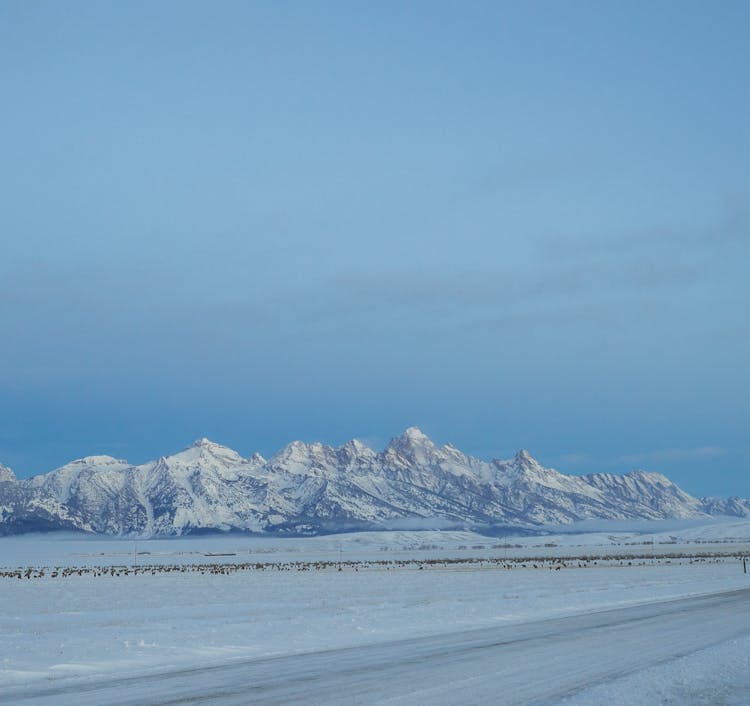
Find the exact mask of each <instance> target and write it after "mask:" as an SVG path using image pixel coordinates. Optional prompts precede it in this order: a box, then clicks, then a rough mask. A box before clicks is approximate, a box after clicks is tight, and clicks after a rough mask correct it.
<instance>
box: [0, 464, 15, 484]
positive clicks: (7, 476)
mask: <svg viewBox="0 0 750 706" xmlns="http://www.w3.org/2000/svg"><path fill="white" fill-rule="evenodd" d="M14 480H16V474H15V473H13V471H12V470H11V469H10V468H8V467H7V466H3V464H2V463H0V483H2V482H3V481H11V482H12V481H14Z"/></svg>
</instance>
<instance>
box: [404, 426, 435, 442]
mask: <svg viewBox="0 0 750 706" xmlns="http://www.w3.org/2000/svg"><path fill="white" fill-rule="evenodd" d="M402 438H406V439H411V440H412V441H430V437H428V436H427V434H425V433H424V432H423V431H422V430H421V429H420V428H419V427H409V428H407V429H406V430H405V431H404V433H403V434H402Z"/></svg>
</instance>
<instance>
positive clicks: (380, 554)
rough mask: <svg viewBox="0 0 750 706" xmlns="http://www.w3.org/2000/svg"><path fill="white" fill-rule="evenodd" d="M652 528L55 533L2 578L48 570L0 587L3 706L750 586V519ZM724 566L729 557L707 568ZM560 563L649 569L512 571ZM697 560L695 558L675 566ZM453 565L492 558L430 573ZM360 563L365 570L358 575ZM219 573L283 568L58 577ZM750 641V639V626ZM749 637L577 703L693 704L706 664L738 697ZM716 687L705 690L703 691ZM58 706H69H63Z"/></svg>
mask: <svg viewBox="0 0 750 706" xmlns="http://www.w3.org/2000/svg"><path fill="white" fill-rule="evenodd" d="M730 525H732V527H731V529H728V527H729V526H730ZM650 529H651V530H652V534H651V535H644V534H641V533H638V532H634V531H633V530H629V531H625V530H623V531H619V530H618V531H617V532H606V531H605V532H601V531H600V532H597V533H590V534H585V535H581V534H578V535H572V534H565V535H554V536H548V537H543V538H539V537H528V538H506V539H497V538H487V537H481V536H479V535H473V534H471V533H465V532H442V533H441V532H389V533H362V534H352V535H341V536H328V537H320V538H307V539H261V538H249V537H240V536H223V537H200V538H192V539H180V540H160V541H144V540H138V543H137V544H136V543H135V542H133V541H132V540H111V539H110V540H103V539H95V538H89V537H86V538H81V537H70V536H68V537H61V536H55V535H51V536H47V537H38V536H37V537H28V536H27V537H18V538H4V539H0V552H2V554H1V555H0V556H1V557H2V559H1V560H0V566H2V567H5V568H15V567H19V566H23V567H27V566H34V567H37V569H38V568H41V567H47V568H46V570H45V575H44V576H43V577H41V578H34V577H32V578H28V579H26V578H22V579H17V578H3V579H0V598H1V600H0V634H1V635H2V640H1V641H0V696H2V695H3V694H4V695H5V699H0V700H4V701H7V700H11V701H13V700H18V699H20V698H21V697H22V696H23V695H24V694H30V693H34V691H35V690H37V691H38V690H39V688H41V687H42V686H44V687H48V686H49V685H51V684H52V685H58V686H59V685H71V686H72V687H73V688H75V687H76V685H79V686H82V685H85V684H87V683H89V682H92V681H96V680H99V679H104V678H107V677H109V676H111V675H117V676H118V677H126V676H139V675H143V676H145V675H148V674H155V673H161V672H173V671H174V670H176V669H190V668H193V667H196V666H200V667H205V666H209V665H222V664H227V663H231V662H242V661H245V660H249V659H256V658H257V659H260V658H267V657H269V656H280V655H289V654H295V653H314V652H319V651H322V650H331V649H339V648H348V647H354V646H362V645H368V644H374V643H388V642H391V641H397V640H402V639H404V638H416V637H426V636H430V635H442V634H451V633H461V632H464V631H466V630H469V629H475V628H487V627H492V626H508V625H514V624H524V623H529V622H531V621H540V620H543V619H548V618H552V617H560V616H566V615H574V614H580V613H590V612H592V611H602V610H607V609H612V608H618V607H623V606H634V605H638V604H647V603H651V602H656V601H667V600H669V599H674V598H679V597H683V596H694V595H701V594H713V593H720V592H726V591H731V590H733V589H739V588H748V587H750V576H748V575H745V574H743V572H742V565H741V561H740V559H739V558H738V557H739V555H740V554H741V553H743V552H747V550H748V548H750V545H749V543H748V541H747V539H748V537H750V531H748V530H750V523H748V522H747V521H746V522H745V523H744V524H743V523H737V522H735V523H723V524H722V525H712V526H710V527H703V528H702V529H701V528H698V527H694V526H692V527H685V528H682V529H679V528H674V527H670V528H669V529H668V530H666V531H664V532H660V531H658V530H659V529H660V528H650ZM654 529H655V530H657V531H656V532H655V533H654V532H653V530H654ZM716 540H720V541H719V542H718V543H716V544H713V543H710V544H709V543H707V542H709V541H711V542H713V541H716ZM730 540H732V541H730ZM644 542H645V543H644ZM650 542H653V543H650ZM661 542H664V543H661ZM696 542H697V543H696ZM508 545H510V546H508ZM517 545H518V546H517ZM550 545H554V546H550ZM563 550H564V551H563ZM636 550H637V552H636ZM712 551H715V552H719V553H721V554H722V556H717V557H715V558H706V557H703V558H700V560H696V559H695V558H694V557H695V556H698V555H700V554H705V553H707V552H712ZM145 552H148V553H145ZM555 552H562V554H563V555H565V556H570V555H574V554H578V555H580V556H589V557H592V556H597V557H599V556H607V555H611V554H615V555H616V554H621V553H625V552H631V553H639V554H642V555H643V556H645V557H646V558H645V559H642V560H631V561H630V562H628V561H624V560H621V559H606V558H604V559H602V558H597V559H595V560H594V559H592V560H589V561H587V562H584V563H582V564H581V566H579V563H580V562H570V561H568V562H566V564H565V565H564V566H561V564H560V563H559V562H555V561H547V562H543V561H537V562H535V563H532V562H524V563H521V561H520V560H519V561H516V562H515V563H513V564H512V568H510V569H508V568H503V567H504V566H505V565H506V564H505V563H504V562H503V561H500V560H501V559H504V558H505V557H508V558H509V559H510V558H512V557H517V558H518V557H527V556H528V557H533V556H536V557H539V556H547V555H550V556H552V555H554V553H555ZM683 553H687V554H691V555H692V556H684V557H683V556H675V557H673V558H668V557H667V556H665V555H666V554H674V555H678V554H683ZM207 555H208V556H207ZM437 557H444V558H448V557H453V558H459V559H472V558H484V559H486V561H483V562H482V563H470V562H468V561H462V562H458V563H452V564H445V565H443V564H441V563H439V562H438V563H427V560H428V559H433V560H434V559H436V558H437ZM489 558H494V559H497V560H498V561H492V562H491V561H489ZM320 560H328V561H331V562H333V563H332V564H330V565H328V566H325V567H324V568H315V567H314V566H312V567H311V566H310V565H309V564H305V565H298V564H289V562H315V561H320ZM407 560H411V561H407ZM338 561H341V562H342V565H343V570H341V571H339V570H338ZM360 561H361V562H365V563H359V564H358V563H355V562H360ZM383 561H386V562H387V563H385V564H384V563H381V562H383ZM208 562H211V563H222V562H226V563H246V562H253V563H267V562H270V563H271V565H270V566H268V567H266V568H265V569H263V570H260V569H249V570H245V569H243V570H240V571H235V572H232V573H227V574H220V573H219V574H216V573H211V572H208V571H201V570H190V571H181V570H177V569H176V570H171V571H154V572H153V573H151V572H148V571H147V572H145V573H139V574H138V575H133V574H132V573H131V574H129V575H124V574H122V573H121V574H120V575H114V576H113V575H111V574H110V573H107V574H102V573H101V572H98V573H97V574H95V573H91V572H89V573H86V572H83V573H82V575H78V574H77V573H74V574H73V575H69V576H66V577H64V578H63V577H62V575H59V576H58V577H56V578H52V571H53V569H54V567H55V566H75V567H85V566H92V565H98V566H110V565H128V566H131V565H132V564H133V563H138V564H139V565H140V566H141V567H142V566H143V565H144V564H154V565H156V564H163V565H167V566H179V565H182V566H183V568H185V566H186V565H191V564H199V563H208ZM376 562H377V563H376ZM389 562H392V563H389ZM508 565H510V564H508ZM535 566H536V568H535ZM300 569H303V570H300ZM739 628H742V626H739ZM744 628H746V632H747V635H750V624H748V625H745V626H744ZM738 640H739V641H737V642H735V643H733V644H723V645H718V646H714V647H711V648H710V649H709V650H706V651H704V652H697V653H694V654H692V655H687V656H684V657H682V658H681V659H679V660H677V661H675V662H670V663H668V664H664V665H661V666H658V665H657V666H653V668H652V669H651V670H648V671H647V673H644V674H643V675H641V677H643V678H641V677H639V678H637V679H632V678H631V679H630V680H629V677H627V676H624V677H623V678H622V679H621V680H618V681H615V682H611V683H609V684H604V685H600V686H596V687H592V689H591V690H590V691H586V692H582V693H581V694H578V695H576V696H575V697H573V700H572V701H569V703H587V704H588V703H601V702H602V701H604V700H610V701H612V700H615V701H618V702H620V703H625V701H623V700H622V699H619V697H618V698H614V697H613V694H620V692H622V694H627V696H628V698H631V701H628V702H627V703H658V702H660V699H661V702H662V703H685V702H686V701H685V700H684V698H683V699H681V698H680V697H679V694H680V693H683V694H684V693H687V691H689V690H690V689H693V691H692V692H690V693H695V694H697V693H698V691H696V690H695V689H694V688H693V687H695V686H696V684H697V682H695V680H696V675H698V674H700V673H701V669H700V665H704V666H705V665H708V666H707V667H706V669H707V670H708V672H710V674H711V675H714V676H715V675H717V674H720V675H722V677H721V679H720V681H721V683H722V684H723V685H724V687H727V685H730V686H731V684H734V683H736V684H741V682H742V680H743V679H745V680H746V677H745V676H744V675H746V674H747V673H748V663H747V657H746V655H748V654H750V649H749V648H750V642H749V640H750V638H748V637H745V638H742V637H740V638H738ZM660 670H661V671H660ZM691 680H692V681H691ZM693 682H695V684H693ZM709 683H711V682H710V680H709V681H706V679H704V680H703V681H701V684H702V685H703V686H702V687H701V688H703V687H705V686H706V684H709ZM717 684H718V682H717ZM618 685H619V686H618ZM670 685H671V686H670ZM672 686H674V688H675V689H677V690H676V691H674V689H673V691H674V693H672V692H670V691H669V690H670V688H672ZM696 688H697V687H696ZM706 688H707V687H706ZM717 688H718V687H717ZM680 689H682V690H683V691H682V692H680ZM686 690H687V691H686ZM725 691H726V689H725ZM667 692H669V693H667ZM730 692H731V689H730ZM70 693H71V694H72V693H73V692H70ZM639 694H641V697H642V700H640V701H639V700H638V699H639V698H641V697H639ZM670 694H672V695H671V696H670ZM725 696H726V698H724V697H722V698H724V701H721V700H718V701H717V700H714V701H711V700H708V701H705V700H704V701H700V703H732V701H731V699H730V698H729V696H731V693H730V694H729V696H727V695H726V694H725ZM745 696H746V697H747V692H745ZM669 698H674V699H675V700H673V701H669V700H668V699H669ZM696 698H697V697H696ZM632 699H635V700H632ZM664 699H667V700H666V701H664ZM64 700H65V699H63V701H64ZM75 701H76V699H75V698H74V697H73V696H70V702H75ZM49 702H50V703H53V702H54V703H60V697H59V696H58V697H55V698H50V701H49ZM737 703H739V702H737Z"/></svg>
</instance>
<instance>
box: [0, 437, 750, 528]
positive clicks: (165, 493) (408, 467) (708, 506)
mask: <svg viewBox="0 0 750 706" xmlns="http://www.w3.org/2000/svg"><path fill="white" fill-rule="evenodd" d="M0 481H5V482H2V483H0V533H5V534H8V533H16V532H22V531H29V530H34V529H45V530H46V529H57V528H65V529H80V530H84V531H91V532H103V533H108V534H130V533H134V534H140V535H165V536H170V535H180V534H185V533H190V532H196V531H215V530H239V531H252V532H291V533H303V534H305V533H318V532H324V531H341V530H346V529H365V528H370V529H373V528H382V527H385V526H396V525H398V524H399V522H401V523H404V524H409V523H412V524H413V523H415V522H416V523H423V526H429V524H430V523H436V522H440V523H442V524H444V523H445V522H448V523H454V524H456V525H460V526H472V527H477V528H482V527H485V528H488V529H489V530H490V531H491V527H492V526H498V525H499V526H507V525H514V526H520V527H525V528H530V527H534V526H536V525H541V524H551V523H552V524H555V523H570V522H574V521H578V520H585V519H618V520H623V519H662V518H683V517H701V516H705V515H706V514H732V515H737V516H750V500H742V499H739V498H730V499H728V500H721V499H715V498H708V499H704V500H699V499H697V498H694V497H692V496H690V495H688V494H687V493H685V492H684V491H682V490H681V489H680V488H679V487H678V486H676V485H675V484H674V483H672V482H671V481H670V480H669V479H668V478H666V477H665V476H663V475H660V474H658V473H646V472H644V471H633V472H631V473H628V474H625V475H613V474H603V473H600V474H593V475H589V476H570V475H565V474H563V473H559V472H558V471H555V470H554V469H551V468H545V467H543V466H542V465H540V464H539V463H538V461H536V460H535V459H534V458H533V457H532V456H531V454H529V452H528V451H525V450H521V451H519V452H518V453H517V454H516V456H515V457H514V458H512V459H509V460H498V459H495V460H492V461H484V460H482V459H478V458H474V457H471V456H467V455H466V454H464V453H462V452H461V451H459V450H458V449H457V448H456V447H454V446H452V445H450V444H446V445H445V446H442V447H438V446H437V445H435V444H434V443H433V442H432V441H431V440H430V439H429V438H428V437H427V436H426V435H425V434H424V433H422V432H421V431H420V430H419V429H418V428H416V427H410V428H409V429H407V430H406V431H405V432H404V433H403V434H401V435H400V436H397V437H395V438H393V439H392V440H391V441H390V443H389V444H388V446H387V447H386V448H385V450H383V451H382V452H379V453H378V452H376V451H374V450H373V449H370V448H369V447H367V446H366V445H364V444H363V443H361V442H360V441H357V440H352V441H349V442H347V443H346V444H344V445H343V446H340V447H333V446H327V445H325V444H321V443H318V442H315V443H311V444H306V443H304V442H301V441H293V442H292V443H290V444H288V445H287V446H285V447H284V448H283V449H281V450H280V451H279V452H278V453H277V454H275V455H274V456H273V457H272V458H270V459H269V460H266V459H264V458H263V457H262V456H260V455H259V454H254V455H253V456H251V457H250V458H243V457H242V456H241V455H240V454H238V453H237V452H236V451H234V450H232V449H230V448H228V447H226V446H222V445H221V444H217V443H214V442H212V441H209V440H208V439H199V440H198V441H196V442H195V443H194V444H192V445H191V446H189V447H187V448H185V449H183V450H182V451H179V452H177V453H175V454H172V455H170V456H163V457H161V458H159V459H157V460H155V461H150V462H148V463H145V464H142V465H139V466H133V465H130V464H128V463H127V462H126V461H121V460H117V459H114V458H112V457H110V456H88V457H86V458H82V459H78V460H76V461H72V462H71V463H68V464H66V465H65V466H62V467H61V468H58V469H56V470H54V471H52V472H50V473H47V474H45V475H40V476H36V477H34V478H30V479H27V480H16V479H15V476H13V474H12V472H11V471H10V470H9V469H6V468H5V467H0Z"/></svg>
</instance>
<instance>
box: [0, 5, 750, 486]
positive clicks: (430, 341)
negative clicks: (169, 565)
mask: <svg viewBox="0 0 750 706" xmlns="http://www.w3.org/2000/svg"><path fill="white" fill-rule="evenodd" d="M748 27H750V5H748V4H747V3H744V2H736V3H732V2H722V3H719V4H715V5H711V6H709V5H708V4H706V3H704V2H698V3H690V2H634V3H617V2H572V1H571V2H530V3H520V2H519V3H502V2H486V3H484V2H473V3H470V4H468V5H467V4H466V3H458V2H448V3H440V2H424V3H420V2H410V3H396V2H382V3H380V2H379V3H364V2H341V3H338V2H316V3H309V2H299V3H293V2H289V3H270V2H268V3H249V2H238V3H233V2H222V3H208V2H203V3H191V2H179V3H178V2H174V3H170V2H161V3H147V2H133V3H109V2H107V3H76V2H70V3H44V2H39V3H28V2H4V3H3V4H2V5H0V90H1V91H2V104H3V108H2V111H0V150H1V151H0V154H2V167H1V168H0V238H1V239H2V255H1V256H0V331H2V333H3V336H2V342H1V343H0V461H2V462H3V463H5V464H7V465H10V466H12V467H13V468H14V469H15V470H16V471H17V473H18V474H19V475H22V476H25V475H30V474H32V473H39V472H44V471H47V470H50V469H51V468H53V467H55V466H58V465H61V464H63V463H65V462H67V461H68V460H71V459H72V458H76V457H79V456H82V455H87V454H92V453H109V454H112V455H114V456H118V457H125V458H128V459H129V460H130V461H132V462H143V461H145V460H147V459H149V458H153V457H155V456H158V455H160V454H164V453H169V452H172V451H175V450H178V449H179V448H182V447H183V446H185V445H187V444H188V443H190V442H191V441H192V440H193V439H194V438H197V437H200V436H208V437H210V438H212V439H214V440H216V441H220V442H222V443H226V444H228V445H230V446H232V447H234V448H236V449H237V450H239V451H240V452H242V453H244V454H247V455H249V454H250V453H251V452H253V451H255V450H258V451H260V452H262V453H264V454H270V453H273V452H274V451H275V450H277V449H278V448H280V447H281V446H282V445H283V444H285V443H287V442H288V441H290V440H292V439H295V438H300V439H303V440H306V441H312V440H321V441H324V442H328V443H333V444H338V443H343V442H344V441H346V440H347V439H349V438H351V437H358V438H361V439H363V440H364V441H368V442H370V443H371V444H372V445H374V446H376V447H378V446H382V445H384V444H385V443H387V441H388V438H389V437H390V436H392V435H395V434H397V433H399V432H400V431H401V430H402V429H403V428H405V427H406V426H409V425H412V424H416V425H419V426H420V427H422V428H423V429H424V430H425V431H426V432H427V433H429V434H430V435H431V436H432V437H433V438H434V439H435V440H436V441H438V442H441V443H444V442H447V441H451V442H453V443H455V444H456V445H457V446H459V447H460V448H462V449H464V450H465V451H467V452H471V453H475V454H477V455H480V456H484V457H492V456H500V457H507V456H509V455H511V454H513V453H514V452H515V451H516V450H517V449H518V448H520V447H526V448H528V449H530V450H531V451H532V453H533V454H534V455H535V456H537V457H538V458H539V459H540V461H542V462H543V463H544V464H545V465H553V466H555V467H557V468H559V469H560V470H563V471H568V472H581V473H583V472H593V471H609V472H624V471H627V470H630V469H631V468H635V467H639V468H646V469H649V470H658V471H662V472H664V473H667V474H668V475H669V476H670V477H672V478H673V479H674V480H675V481H677V482H678V483H680V484H681V485H682V486H683V487H684V488H685V489H686V490H688V491H690V492H693V493H695V494H722V495H729V494H740V495H744V496H750V474H748V473H747V470H748V461H749V459H750V441H749V440H748V435H747V429H748V419H749V418H750V414H749V412H750V409H749V404H748V397H749V395H750V384H749V376H748V361H750V333H749V331H748V325H747V324H748V315H747V310H748V304H750V285H748V277H747V271H748V262H749V261H750V260H749V257H748V256H749V255H750V248H749V247H748V239H749V237H750V186H749V185H748V164H750V134H749V132H750V130H749V122H748V115H749V114H750V97H749V89H748V81H747V76H748V74H749V72H750V51H749V50H748V46H750V30H748Z"/></svg>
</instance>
